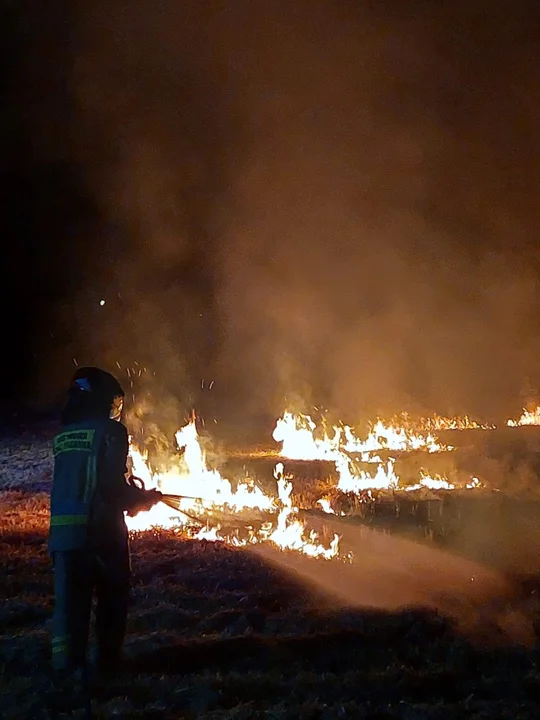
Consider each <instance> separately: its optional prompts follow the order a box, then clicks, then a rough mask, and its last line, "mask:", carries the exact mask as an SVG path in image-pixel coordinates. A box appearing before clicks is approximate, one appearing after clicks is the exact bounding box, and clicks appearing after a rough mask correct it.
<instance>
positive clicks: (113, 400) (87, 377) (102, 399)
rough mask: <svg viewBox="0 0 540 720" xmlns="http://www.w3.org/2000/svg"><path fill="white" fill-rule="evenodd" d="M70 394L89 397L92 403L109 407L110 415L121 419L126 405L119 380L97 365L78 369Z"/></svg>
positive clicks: (73, 396) (72, 381)
mask: <svg viewBox="0 0 540 720" xmlns="http://www.w3.org/2000/svg"><path fill="white" fill-rule="evenodd" d="M68 395H69V397H70V398H73V399H75V398H80V399H81V400H82V399H83V398H84V397H88V399H89V400H90V404H91V405H94V406H95V405H99V406H102V407H107V408H108V409H109V417H111V418H112V419H113V420H119V419H120V416H121V414H122V409H123V406H124V396H125V393H124V389H123V388H122V386H121V385H120V383H119V382H118V380H117V379H116V378H115V377H114V375H111V373H108V372H107V371H106V370H101V368H97V367H84V368H80V369H79V370H77V372H76V373H75V375H74V376H73V378H72V380H71V384H70V386H69V390H68Z"/></svg>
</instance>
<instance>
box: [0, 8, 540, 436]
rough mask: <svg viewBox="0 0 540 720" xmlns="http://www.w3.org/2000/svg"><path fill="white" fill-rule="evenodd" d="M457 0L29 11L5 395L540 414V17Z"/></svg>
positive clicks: (7, 258)
mask: <svg viewBox="0 0 540 720" xmlns="http://www.w3.org/2000/svg"><path fill="white" fill-rule="evenodd" d="M434 5H435V4H433V3H428V2H420V3H418V4H417V5H415V12H414V13H411V12H410V9H408V8H405V7H404V6H403V5H402V4H401V3H399V2H397V1H394V2H391V1H387V2H383V3H379V4H378V5H377V6H373V5H372V4H370V3H358V2H338V0H318V2H316V3H313V2H307V1H304V0H301V1H299V2H297V3H287V2H285V1H284V0H274V1H273V2H271V3H265V4H264V12H262V8H263V5H262V4H259V5H258V4H257V3H250V4H249V7H248V6H244V5H242V4H239V5H236V4H232V3H231V4H227V3H216V2H212V1H211V0H205V1H204V2H200V1H198V2H195V0H193V1H191V0H189V1H186V2H184V3H182V4H181V6H178V4H177V3H173V2H165V3H163V4H161V5H160V7H159V9H156V6H155V4H153V3H150V2H141V3H137V6H136V8H135V7H134V6H133V5H132V4H129V3H127V2H118V3H115V4H114V7H113V6H111V5H110V3H105V2H97V3H94V4H93V7H92V10H91V11H90V9H87V8H86V7H85V5H84V4H83V3H80V2H70V3H68V2H56V3H53V4H52V5H51V4H49V5H48V6H47V7H45V6H44V4H43V3H39V2H22V3H17V4H13V5H12V6H11V7H10V8H9V9H6V10H5V11H4V14H5V22H3V23H2V41H3V43H2V47H3V48H4V53H5V58H4V63H3V65H4V67H5V68H6V73H5V75H4V83H3V90H4V99H5V100H4V103H3V107H2V111H1V112H2V127H3V134H2V136H3V150H4V162H3V176H4V188H5V189H4V212H3V214H2V215H3V217H2V222H3V232H2V236H3V238H4V261H3V269H4V273H3V282H2V290H3V297H2V305H3V308H4V317H5V326H4V352H3V361H4V367H5V372H4V377H5V382H4V387H3V392H2V402H3V403H4V404H6V405H10V406H17V405H21V406H23V405H31V406H34V407H44V406H49V405H54V404H55V403H57V402H58V401H59V400H60V398H61V396H62V393H63V391H64V388H65V384H66V382H67V380H68V379H69V374H70V373H71V372H72V371H73V370H74V368H75V363H78V364H80V365H81V364H98V365H101V366H104V367H106V368H108V369H110V370H112V371H116V372H118V375H119V377H120V379H121V380H122V382H124V383H125V384H127V387H126V389H127V390H128V392H131V391H132V389H131V384H130V383H131V381H130V378H129V377H128V376H127V374H126V368H136V369H137V372H136V373H135V374H137V373H138V370H139V369H141V368H146V371H145V372H144V373H143V376H144V377H142V379H141V380H139V379H137V382H136V383H135V386H136V390H137V392H141V393H143V392H147V391H148V392H151V393H152V394H153V396H154V397H155V398H157V399H158V401H159V402H160V403H161V401H162V400H163V405H164V408H165V407H166V408H169V409H170V411H171V413H173V414H182V413H185V412H186V411H187V410H189V408H190V407H193V406H195V407H197V408H202V412H203V414H206V415H207V416H208V418H214V417H219V418H220V420H221V419H223V418H225V419H230V422H231V424H241V423H242V422H244V423H245V424H246V425H249V423H251V422H255V421H256V419H257V418H259V417H262V416H267V415H268V416H271V415H272V414H275V413H280V412H281V411H282V410H283V409H285V406H286V405H288V406H289V407H291V406H292V407H295V408H297V409H299V410H302V409H309V407H311V406H312V405H313V404H317V405H318V404H323V405H325V406H326V407H328V408H329V409H331V410H332V411H333V412H334V413H336V414H337V415H339V416H342V417H343V419H345V420H347V421H348V422H355V421H356V420H358V419H360V418H362V417H366V416H374V415H376V414H389V413H394V412H398V411H400V410H410V411H412V412H415V411H418V412H438V413H441V414H465V413H468V414H471V415H477V416H494V415H497V416H510V415H513V414H516V413H518V412H519V409H520V407H521V405H522V404H523V403H524V402H526V400H527V399H532V398H535V397H537V393H540V363H539V362H538V358H539V357H540V323H539V318H540V249H539V244H538V235H539V230H540V215H539V214H538V209H537V208H538V197H539V190H540V160H539V159H538V151H537V148H538V147H539V146H540V122H539V117H538V98H539V97H540V69H539V68H540V46H539V44H538V41H537V39H538V28H539V27H540V24H539V20H540V7H539V6H538V4H537V3H533V2H526V1H525V0H523V1H522V2H517V3H512V4H510V3H509V2H499V3H495V4H493V3H488V2H487V1H486V2H484V1H481V2H476V3H470V2H457V3H453V4H452V7H451V8H441V7H434ZM101 300H105V304H104V305H101V304H100V301H101ZM117 364H119V365H120V366H121V369H118V365H117ZM154 373H155V374H154ZM211 383H212V385H211ZM210 386H211V390H210V389H209V388H210ZM538 397H539V398H540V395H538Z"/></svg>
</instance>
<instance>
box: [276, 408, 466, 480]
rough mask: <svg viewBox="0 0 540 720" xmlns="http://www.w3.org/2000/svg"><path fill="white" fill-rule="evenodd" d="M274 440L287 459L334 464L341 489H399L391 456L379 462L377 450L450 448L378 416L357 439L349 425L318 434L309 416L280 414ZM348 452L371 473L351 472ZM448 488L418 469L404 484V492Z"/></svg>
mask: <svg viewBox="0 0 540 720" xmlns="http://www.w3.org/2000/svg"><path fill="white" fill-rule="evenodd" d="M273 438H274V440H276V442H281V443H282V447H281V453H280V454H281V455H282V457H286V458H289V459H292V460H327V461H331V462H333V463H334V465H335V467H336V470H337V473H338V476H339V481H338V485H337V489H338V490H340V491H341V492H346V493H359V492H362V491H365V490H385V489H398V488H399V487H400V482H399V477H398V476H397V475H396V472H395V460H394V459H392V458H390V459H388V460H387V461H386V462H383V461H382V459H381V458H380V456H379V455H377V454H375V455H374V454H373V453H376V452H377V451H382V450H390V451H398V452H407V451H408V452H410V451H413V450H424V451H427V452H429V453H434V452H444V451H450V450H452V449H453V448H451V447H449V446H446V445H442V444H441V443H439V442H438V441H437V439H436V437H435V435H433V434H432V433H431V432H426V431H422V430H420V431H419V430H415V429H413V427H412V426H409V427H398V426H397V425H395V424H393V423H385V422H384V421H382V420H377V422H375V423H374V424H372V425H370V429H369V431H368V434H367V437H366V438H365V439H361V438H359V437H357V436H356V435H355V434H354V431H353V430H352V428H350V427H349V426H347V425H345V426H343V427H333V428H332V431H331V433H328V431H327V430H326V429H324V430H323V431H322V432H320V433H318V437H317V426H316V423H315V422H314V421H313V419H312V418H311V417H310V416H309V415H294V414H293V413H291V412H286V413H284V415H283V417H282V418H280V419H279V420H278V421H277V423H276V427H275V429H274V433H273ZM351 455H359V456H360V458H355V459H357V460H358V459H361V461H362V462H364V463H371V464H373V466H374V468H375V469H374V471H372V472H368V471H367V470H361V469H360V470H357V469H356V470H355V469H354V463H353V462H352V457H351ZM420 488H428V489H431V490H452V489H453V488H454V486H453V485H452V484H451V483H449V482H448V481H447V480H446V479H445V478H442V477H435V478H433V477H431V476H429V475H428V474H427V473H421V474H420V476H419V479H418V483H417V484H415V485H412V486H411V485H409V486H405V487H404V488H403V489H404V490H409V491H411V490H418V489H420Z"/></svg>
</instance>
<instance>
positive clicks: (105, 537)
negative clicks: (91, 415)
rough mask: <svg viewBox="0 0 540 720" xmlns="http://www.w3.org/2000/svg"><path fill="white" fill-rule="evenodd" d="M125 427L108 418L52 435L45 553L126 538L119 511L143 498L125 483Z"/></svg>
mask: <svg viewBox="0 0 540 720" xmlns="http://www.w3.org/2000/svg"><path fill="white" fill-rule="evenodd" d="M128 450H129V441H128V434H127V430H126V428H125V427H124V425H122V424H121V423H118V422H115V421H114V420H109V419H106V420H90V421H87V422H80V423H76V424H72V425H65V426H64V427H63V429H62V431H61V432H60V433H59V434H58V435H57V436H56V437H55V438H54V444H53V454H54V479H53V488H52V492H51V520H50V530H49V552H50V553H54V552H62V551H67V550H91V549H93V548H96V549H98V548H104V547H107V546H110V545H118V544H120V545H122V544H123V543H124V542H125V543H127V527H126V524H125V520H124V511H126V510H127V511H129V510H133V509H135V508H136V507H137V506H138V505H141V504H142V503H144V497H145V495H146V493H145V491H144V490H140V489H139V488H135V487H132V486H131V485H128V483H127V481H126V463H127V456H128Z"/></svg>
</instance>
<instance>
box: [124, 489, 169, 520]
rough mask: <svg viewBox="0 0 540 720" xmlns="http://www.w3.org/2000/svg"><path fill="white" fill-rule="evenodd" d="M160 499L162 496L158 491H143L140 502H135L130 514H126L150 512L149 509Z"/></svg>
mask: <svg viewBox="0 0 540 720" xmlns="http://www.w3.org/2000/svg"><path fill="white" fill-rule="evenodd" d="M162 497H163V495H162V493H161V492H160V491H159V490H145V492H144V494H143V495H142V497H141V498H140V500H138V501H137V503H136V504H135V507H133V508H132V510H131V512H130V513H128V514H129V515H136V514H137V513H139V512H141V511H146V510H150V508H152V507H154V505H155V504H156V503H158V502H159V501H160V500H161V498H162Z"/></svg>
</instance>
